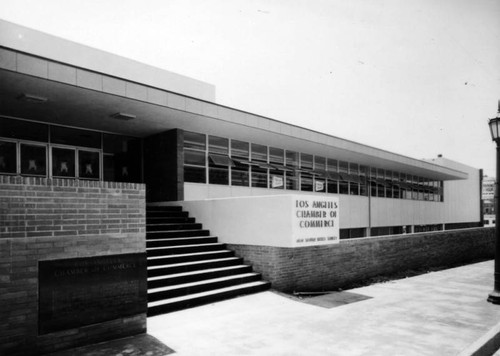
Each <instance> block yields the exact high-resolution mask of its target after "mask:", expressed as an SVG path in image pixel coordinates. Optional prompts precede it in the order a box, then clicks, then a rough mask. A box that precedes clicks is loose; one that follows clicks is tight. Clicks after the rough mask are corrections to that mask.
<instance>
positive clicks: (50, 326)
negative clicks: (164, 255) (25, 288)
mask: <svg viewBox="0 0 500 356" xmlns="http://www.w3.org/2000/svg"><path fill="white" fill-rule="evenodd" d="M38 268H39V270H38V271H39V272H38V277H39V278H38V281H39V305H38V312H39V318H38V325H39V333H40V334H47V333H50V332H54V331H60V330H66V329H71V328H76V327H80V326H84V325H90V324H96V323H100V322H104V321H108V320H113V319H117V318H121V317H125V316H131V315H136V314H141V313H145V312H146V309H147V265H146V254H145V253H133V254H121V255H109V256H98V257H86V258H70V259H60V260H48V261H39V265H38Z"/></svg>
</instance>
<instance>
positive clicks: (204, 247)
mask: <svg viewBox="0 0 500 356" xmlns="http://www.w3.org/2000/svg"><path fill="white" fill-rule="evenodd" d="M225 249H226V244H224V243H221V242H217V243H208V244H196V245H178V246H168V247H150V248H147V249H146V252H147V255H148V257H153V256H171V255H175V254H179V253H195V252H207V251H218V250H225Z"/></svg>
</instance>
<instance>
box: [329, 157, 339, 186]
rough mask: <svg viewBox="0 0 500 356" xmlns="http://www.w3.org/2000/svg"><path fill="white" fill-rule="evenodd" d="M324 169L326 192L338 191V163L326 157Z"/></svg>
mask: <svg viewBox="0 0 500 356" xmlns="http://www.w3.org/2000/svg"><path fill="white" fill-rule="evenodd" d="M326 164H327V165H326V169H327V173H328V180H327V184H326V189H327V191H328V193H333V194H338V192H339V185H338V181H339V175H338V163H337V160H335V159H331V158H328V159H327V160H326Z"/></svg>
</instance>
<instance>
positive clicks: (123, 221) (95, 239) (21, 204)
mask: <svg viewBox="0 0 500 356" xmlns="http://www.w3.org/2000/svg"><path fill="white" fill-rule="evenodd" d="M141 252H142V253H144V252H145V187H144V185H141V184H133V183H111V182H97V181H75V180H64V179H45V178H21V177H12V176H0V354H1V355H4V354H8V355H30V354H41V353H46V352H52V351H55V350H59V349H64V348H69V347H74V346H78V345H84V344H88V343H94V342H99V341H103V340H107V339H110V338H115V337H123V336H128V335H133V334H137V333H140V332H144V331H145V330H146V314H145V312H144V313H141V314H138V315H134V316H127V317H123V318H118V319H115V320H110V321H106V322H103V323H99V324H93V325H87V326H82V327H79V328H75V329H70V330H64V331H58V332H53V333H48V334H44V335H39V332H38V323H39V321H38V293H39V285H38V263H39V261H43V260H56V259H68V258H76V257H93V256H110V255H117V254H126V253H141Z"/></svg>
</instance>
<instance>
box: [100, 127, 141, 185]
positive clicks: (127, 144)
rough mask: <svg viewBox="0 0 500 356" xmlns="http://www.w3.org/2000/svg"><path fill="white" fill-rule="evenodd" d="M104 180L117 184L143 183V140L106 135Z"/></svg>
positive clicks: (104, 139) (104, 140) (104, 138)
mask: <svg viewBox="0 0 500 356" xmlns="http://www.w3.org/2000/svg"><path fill="white" fill-rule="evenodd" d="M103 143H104V147H103V149H104V153H106V156H105V157H106V158H105V159H104V180H107V181H115V182H136V183H137V182H140V181H141V150H142V148H141V140H140V139H137V138H133V137H127V136H119V135H111V134H104V135H103Z"/></svg>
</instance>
